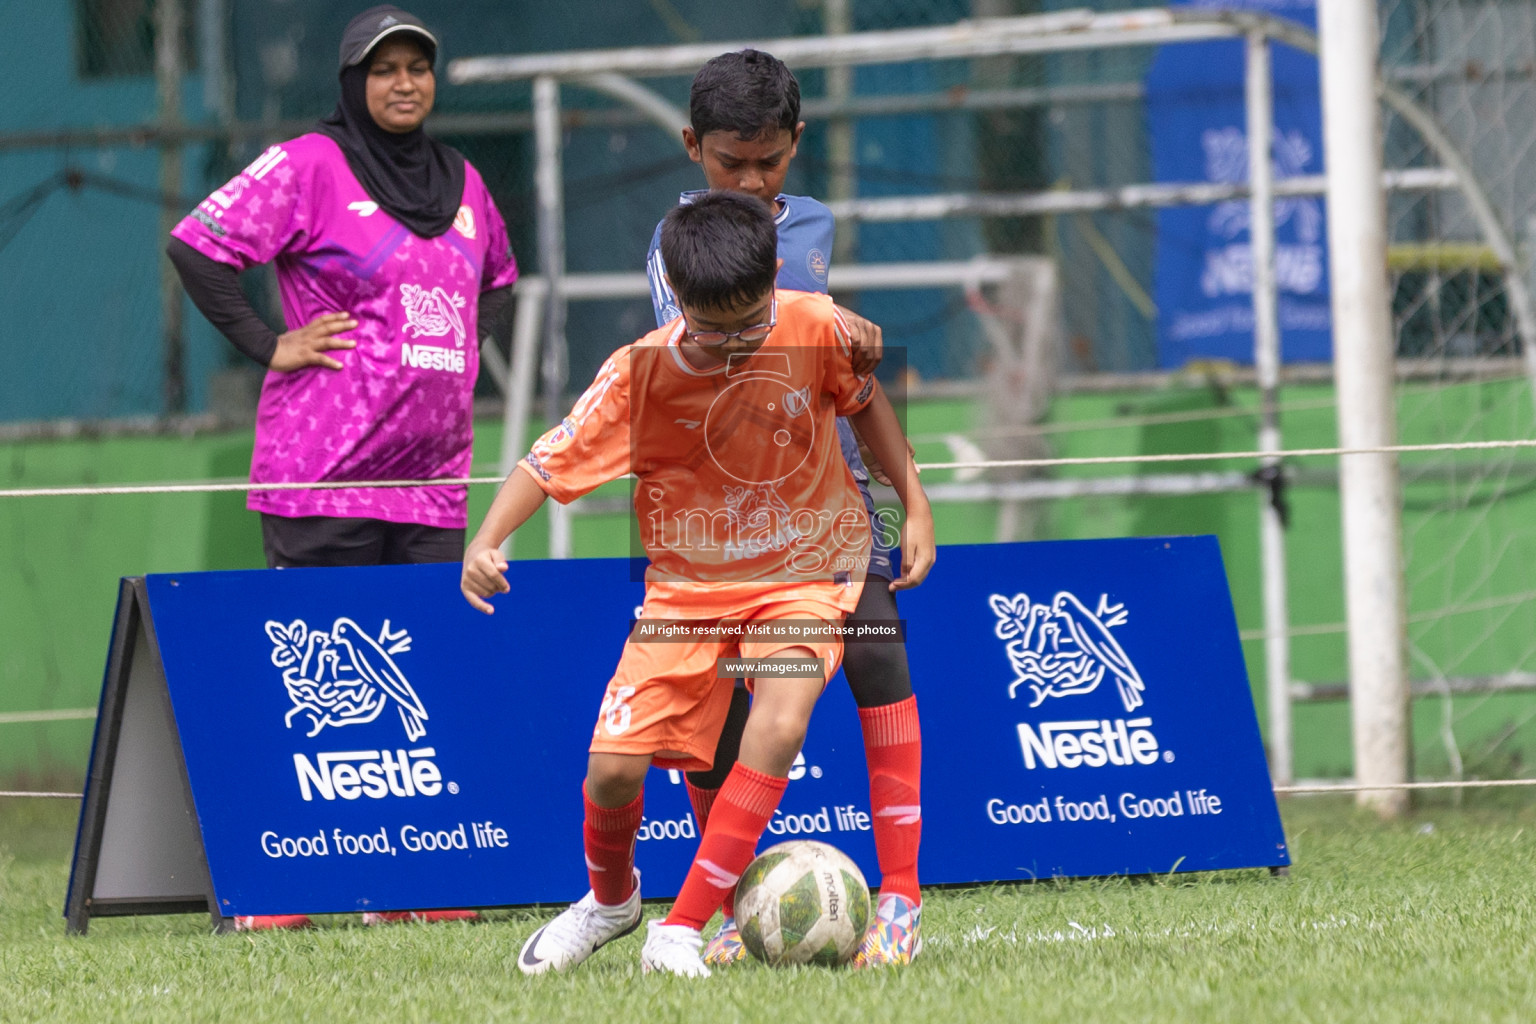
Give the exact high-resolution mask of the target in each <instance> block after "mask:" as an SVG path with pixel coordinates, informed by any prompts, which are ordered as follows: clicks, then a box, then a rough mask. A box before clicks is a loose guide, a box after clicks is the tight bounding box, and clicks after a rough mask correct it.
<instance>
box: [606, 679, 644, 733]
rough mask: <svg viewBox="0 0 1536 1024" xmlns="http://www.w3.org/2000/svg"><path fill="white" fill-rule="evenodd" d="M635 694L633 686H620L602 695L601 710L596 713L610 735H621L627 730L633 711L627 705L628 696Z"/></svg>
mask: <svg viewBox="0 0 1536 1024" xmlns="http://www.w3.org/2000/svg"><path fill="white" fill-rule="evenodd" d="M634 695H635V688H634V687H633V686H621V687H619V688H618V689H617V690H613V691H611V692H610V693H608V694H606V695H605V696H604V697H603V707H602V710H600V711H599V712H598V715H599V716H600V717H601V718H602V720H603V728H605V729H607V730H608V735H610V736H622V735H624V734H625V733H626V732H628V731H629V720H630V718H631V717H632V716H633V715H634V711H633V710H632V709H631V708H630V706H629V698H631V697H633V696H634Z"/></svg>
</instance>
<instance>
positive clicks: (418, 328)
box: [400, 284, 466, 348]
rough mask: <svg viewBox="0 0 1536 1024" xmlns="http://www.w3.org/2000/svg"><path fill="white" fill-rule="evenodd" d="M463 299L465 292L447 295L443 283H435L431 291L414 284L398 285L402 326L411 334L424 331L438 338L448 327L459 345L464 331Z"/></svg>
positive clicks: (418, 333)
mask: <svg viewBox="0 0 1536 1024" xmlns="http://www.w3.org/2000/svg"><path fill="white" fill-rule="evenodd" d="M464 303H465V300H464V296H462V295H460V294H459V293H458V292H454V293H453V294H452V295H449V294H448V292H447V291H445V290H444V289H443V286H442V285H435V286H434V287H433V288H432V290H431V291H428V290H427V289H425V288H421V287H419V286H417V285H414V284H402V285H401V286H400V305H401V306H402V307H404V309H405V320H406V327H405V329H406V331H407V332H408V333H409V334H410V336H411V337H413V338H419V337H421V336H422V335H424V334H425V335H427V336H428V337H432V338H441V337H443V336H444V335H446V334H448V333H449V332H450V331H451V332H452V333H453V343H454V344H455V345H458V346H459V347H460V348H462V347H463V346H464V337H465V334H466V331H465V328H464V317H463V316H461V315H460V313H459V310H461V309H463V308H464Z"/></svg>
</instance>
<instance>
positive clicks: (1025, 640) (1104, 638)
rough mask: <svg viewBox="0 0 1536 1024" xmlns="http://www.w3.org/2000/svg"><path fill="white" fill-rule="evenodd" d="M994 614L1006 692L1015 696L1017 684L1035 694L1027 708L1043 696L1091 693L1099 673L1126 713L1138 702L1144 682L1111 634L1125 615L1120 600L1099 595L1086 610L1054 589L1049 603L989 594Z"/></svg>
mask: <svg viewBox="0 0 1536 1024" xmlns="http://www.w3.org/2000/svg"><path fill="white" fill-rule="evenodd" d="M988 604H990V605H991V607H992V613H993V614H994V615H996V616H997V622H996V624H995V625H994V626H993V632H994V633H995V634H996V635H997V638H998V639H999V640H1002V641H1005V649H1006V650H1007V653H1008V661H1009V664H1010V665H1011V666H1012V667H1013V674H1014V680H1013V682H1012V683H1011V684H1010V685H1009V687H1008V696H1009V697H1010V698H1011V697H1015V696H1017V691H1018V688H1019V686H1020V684H1027V685H1028V686H1029V688H1030V690H1031V691H1032V692H1033V693H1034V700H1033V701H1031V702H1030V705H1029V706H1030V707H1032V708H1034V707H1039V706H1040V704H1041V703H1042V702H1044V700H1045V699H1046V698H1047V697H1072V696H1078V695H1081V694H1085V693H1092V692H1093V691H1094V690H1096V689H1098V686H1099V684H1100V683H1101V682H1103V681H1104V677H1105V676H1106V675H1107V676H1110V677H1112V678H1113V679H1114V681H1115V685H1116V687H1117V688H1118V689H1119V693H1120V701H1121V703H1123V704H1124V705H1125V710H1126V711H1127V712H1130V711H1135V710H1136V709H1137V708H1139V707H1140V706H1141V705H1142V702H1143V700H1142V694H1143V692H1144V691H1145V690H1146V684H1145V683H1144V682H1142V679H1141V675H1140V674H1139V673H1138V672H1137V671H1136V666H1135V665H1133V664H1132V663H1131V659H1130V657H1129V656H1128V655H1127V654H1126V653H1125V650H1124V649H1123V648H1122V647H1121V646H1120V643H1119V641H1117V640H1116V639H1115V638H1114V637H1113V636H1112V635H1111V633H1110V630H1112V629H1114V628H1115V627H1116V626H1121V625H1124V624H1125V622H1126V620H1127V619H1128V618H1129V617H1130V614H1129V613H1128V612H1127V611H1126V609H1125V606H1124V605H1123V604H1110V603H1109V597H1108V595H1105V594H1101V595H1100V596H1099V603H1098V607H1097V610H1095V611H1089V610H1088V608H1087V606H1085V605H1084V604H1083V603H1082V602H1081V601H1079V600H1078V599H1077V597H1076V596H1075V595H1073V594H1072V593H1070V592H1068V591H1065V590H1063V591H1061V592H1059V593H1058V594H1057V595H1056V596H1055V597H1054V598H1053V599H1052V600H1051V603H1050V604H1044V603H1040V602H1035V603H1031V602H1030V599H1029V596H1028V595H1027V594H1022V593H1021V594H1015V595H1013V596H1012V597H1004V596H1003V595H1001V594H993V595H992V596H991V597H990V598H988Z"/></svg>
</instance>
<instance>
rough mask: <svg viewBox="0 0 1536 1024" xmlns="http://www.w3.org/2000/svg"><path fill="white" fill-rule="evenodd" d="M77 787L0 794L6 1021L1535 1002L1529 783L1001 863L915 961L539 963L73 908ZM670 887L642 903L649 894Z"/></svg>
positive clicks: (866, 1016)
mask: <svg viewBox="0 0 1536 1024" xmlns="http://www.w3.org/2000/svg"><path fill="white" fill-rule="evenodd" d="M74 814H75V807H74V805H73V804H72V803H62V802H61V803H48V804H43V803H40V802H37V803H25V802H18V801H0V1020H4V1021H89V1022H92V1024H97V1022H105V1021H117V1020H144V1021H162V1020H164V1021H172V1020H174V1021H268V1020H270V1021H279V1022H283V1024H293V1022H297V1021H312V1020H313V1021H325V1022H327V1024H335V1022H341V1021H353V1020H356V1021H369V1022H383V1021H388V1022H391V1024H395V1022H406V1021H519V1020H534V1021H540V1022H542V1024H551V1022H557V1021H559V1022H563V1021H593V1022H605V1024H606V1022H612V1021H634V1022H638V1024H652V1022H667V1021H690V1022H692V1021H705V1022H709V1024H714V1022H720V1024H725V1022H733V1021H772V1022H774V1024H792V1022H799V1021H814V1022H816V1024H822V1022H828V1024H830V1022H837V1021H849V1022H859V1024H867V1022H871V1021H876V1022H878V1021H902V1022H906V1021H913V1022H930V1021H1008V1022H1017V1021H1030V1022H1035V1021H1039V1022H1047V1021H1069V1022H1073V1024H1084V1022H1092V1024H1097V1022H1104V1021H1150V1020H1165V1021H1181V1022H1182V1021H1241V1022H1243V1024H1256V1022H1260V1021H1287V1022H1310V1021H1318V1022H1323V1021H1328V1022H1332V1021H1414V1022H1419V1021H1442V1020H1443V1021H1458V1022H1460V1021H1529V1020H1532V1019H1536V943H1533V941H1532V938H1533V935H1536V807H1531V806H1525V805H1519V806H1515V805H1510V804H1504V805H1501V806H1487V807H1482V808H1473V809H1465V810H1463V809H1452V808H1451V807H1449V806H1431V807H1424V808H1421V809H1419V810H1418V811H1417V812H1416V813H1414V814H1413V815H1412V816H1411V817H1410V818H1409V819H1408V820H1406V821H1404V822H1402V823H1397V824H1386V825H1384V824H1380V823H1378V822H1377V821H1375V820H1374V819H1373V818H1370V817H1368V816H1364V815H1360V814H1357V813H1356V812H1354V811H1353V810H1352V809H1351V808H1350V806H1349V805H1348V804H1346V803H1343V802H1338V801H1335V800H1333V799H1329V800H1326V801H1325V800H1303V801H1291V802H1290V803H1289V804H1287V805H1286V806H1285V808H1284V815H1285V819H1286V826H1287V832H1288V833H1289V836H1290V841H1291V849H1292V851H1293V855H1294V856H1295V857H1296V861H1297V864H1296V867H1295V868H1294V869H1293V873H1292V876H1291V877H1290V878H1289V879H1279V880H1275V879H1270V878H1269V877H1268V875H1267V873H1265V872H1261V871H1240V872H1229V873H1223V874H1208V875H1174V876H1168V877H1164V878H1157V879H1138V880H1127V879H1110V880H1098V881H1086V882H1048V883H1041V884H1036V885H1017V886H988V887H981V888H974V889H963V890H960V889H955V890H945V891H930V892H928V893H927V894H926V896H925V907H924V920H923V927H924V934H925V937H926V944H927V945H926V949H925V951H924V954H923V956H922V957H921V958H920V959H919V960H918V962H917V963H916V964H914V965H913V966H912V967H910V968H908V969H906V970H900V971H895V970H892V971H884V972H874V973H870V972H854V971H848V970H837V971H830V970H823V969H814V968H801V969H793V970H770V969H768V968H764V967H761V966H759V965H757V964H754V963H749V964H745V965H742V966H740V967H737V968H732V969H728V970H724V971H717V972H716V974H715V976H714V977H713V978H711V979H708V980H707V981H695V982H687V981H682V980H680V979H674V978H657V977H644V976H642V975H641V974H640V970H639V962H638V961H639V950H640V935H639V933H637V934H636V935H634V936H631V937H629V938H626V939H624V940H621V941H620V942H618V943H615V944H614V945H613V946H611V947H609V948H607V949H604V950H602V951H600V952H599V953H598V954H597V955H596V956H595V957H593V959H592V960H590V961H589V962H588V963H587V964H585V965H583V966H582V967H581V968H579V969H578V970H576V971H575V972H573V973H572V974H569V975H565V976H551V977H542V978H525V977H523V976H522V975H521V974H519V973H518V971H517V968H516V965H515V963H514V961H515V958H516V956H517V951H518V948H519V946H520V945H521V943H522V941H523V939H524V938H526V937H527V935H528V934H529V933H530V932H532V930H533V929H534V928H535V927H536V926H537V924H538V923H539V922H541V921H543V920H545V919H547V917H548V916H550V914H552V913H553V910H549V911H544V912H521V911H518V912H496V913H493V914H490V915H488V916H489V917H490V921H489V922H488V923H485V924H480V925H434V926H417V925H408V926H394V927H387V928H371V929H365V928H362V927H360V926H358V925H356V924H355V923H354V922H355V920H356V919H355V918H353V919H349V918H334V919H322V927H320V928H317V929H315V930H313V931H311V932H305V933H295V934H267V935H224V936H215V935H213V934H211V933H210V932H209V930H208V927H207V919H206V918H203V917H190V916H188V917H166V918H135V919H116V920H104V921H98V922H94V923H93V924H92V926H91V933H90V935H89V936H87V937H85V938H79V939H70V938H66V937H65V935H64V925H63V921H62V919H61V918H60V916H59V914H60V908H61V905H62V902H63V896H64V887H65V881H66V876H67V859H68V856H69V849H70V844H71V841H72V830H73V825H74ZM659 912H660V909H659V908H654V907H652V908H648V909H647V916H648V917H649V916H652V915H655V914H657V913H659Z"/></svg>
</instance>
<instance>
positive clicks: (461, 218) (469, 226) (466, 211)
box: [453, 206, 475, 238]
mask: <svg viewBox="0 0 1536 1024" xmlns="http://www.w3.org/2000/svg"><path fill="white" fill-rule="evenodd" d="M453 226H454V227H456V228H458V229H459V234H461V235H463V236H464V237H465V238H474V237H475V211H474V210H471V209H470V208H469V207H468V206H461V207H459V212H458V213H456V214H454V215H453Z"/></svg>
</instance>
